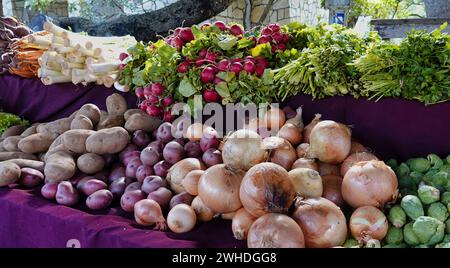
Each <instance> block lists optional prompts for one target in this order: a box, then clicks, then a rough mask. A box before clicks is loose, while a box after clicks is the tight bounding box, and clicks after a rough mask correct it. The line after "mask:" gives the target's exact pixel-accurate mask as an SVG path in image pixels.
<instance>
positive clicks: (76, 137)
mask: <svg viewBox="0 0 450 268" xmlns="http://www.w3.org/2000/svg"><path fill="white" fill-rule="evenodd" d="M95 133H96V132H95V131H93V130H88V129H74V130H69V131H67V132H66V133H64V134H63V135H62V136H63V137H62V144H64V147H65V148H67V150H69V151H70V152H73V153H77V154H84V153H86V152H87V151H86V140H87V139H88V138H89V136H91V135H93V134H95Z"/></svg>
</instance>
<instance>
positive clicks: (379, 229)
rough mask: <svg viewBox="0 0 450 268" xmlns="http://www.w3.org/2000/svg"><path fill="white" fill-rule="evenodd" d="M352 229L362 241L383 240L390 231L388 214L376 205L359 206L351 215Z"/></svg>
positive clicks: (356, 237)
mask: <svg viewBox="0 0 450 268" xmlns="http://www.w3.org/2000/svg"><path fill="white" fill-rule="evenodd" d="M349 225H350V231H351V233H352V235H353V237H354V238H355V239H356V240H358V241H359V242H362V243H367V242H368V241H369V240H371V239H376V240H382V239H383V238H384V237H385V236H386V234H387V231H388V222H387V219H386V216H385V215H384V214H383V212H381V210H379V209H378V208H376V207H372V206H364V207H360V208H357V209H356V210H355V211H354V212H353V214H352V216H351V217H350V223H349Z"/></svg>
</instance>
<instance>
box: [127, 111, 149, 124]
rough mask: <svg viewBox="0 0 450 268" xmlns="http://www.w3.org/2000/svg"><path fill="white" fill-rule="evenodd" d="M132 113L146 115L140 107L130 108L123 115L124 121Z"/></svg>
mask: <svg viewBox="0 0 450 268" xmlns="http://www.w3.org/2000/svg"><path fill="white" fill-rule="evenodd" d="M133 114H142V115H146V113H145V112H144V111H142V110H140V109H130V110H128V111H126V112H125V114H124V115H123V116H124V118H125V121H127V120H128V119H129V118H130V117H131V116H132V115H133Z"/></svg>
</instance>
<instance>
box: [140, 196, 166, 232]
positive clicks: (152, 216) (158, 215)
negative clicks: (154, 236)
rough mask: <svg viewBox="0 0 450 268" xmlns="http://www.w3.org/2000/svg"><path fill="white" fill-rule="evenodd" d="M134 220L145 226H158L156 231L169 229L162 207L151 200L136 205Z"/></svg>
mask: <svg viewBox="0 0 450 268" xmlns="http://www.w3.org/2000/svg"><path fill="white" fill-rule="evenodd" d="M134 219H135V220H136V222H137V223H138V224H140V225H144V226H151V225H153V224H156V226H155V228H154V229H155V230H165V229H166V227H167V226H166V220H165V219H164V216H163V214H162V211H161V207H160V206H159V204H158V203H157V202H156V201H154V200H151V199H143V200H141V201H139V202H137V203H136V204H135V205H134Z"/></svg>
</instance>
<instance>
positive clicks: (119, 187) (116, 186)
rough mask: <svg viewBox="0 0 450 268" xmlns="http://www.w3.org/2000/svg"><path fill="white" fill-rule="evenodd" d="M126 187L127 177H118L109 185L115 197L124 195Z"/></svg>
mask: <svg viewBox="0 0 450 268" xmlns="http://www.w3.org/2000/svg"><path fill="white" fill-rule="evenodd" d="M125 188H127V182H126V179H125V177H121V178H118V179H116V180H114V181H113V182H111V184H110V185H109V190H110V191H111V193H113V195H114V197H120V196H122V195H123V193H125Z"/></svg>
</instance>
